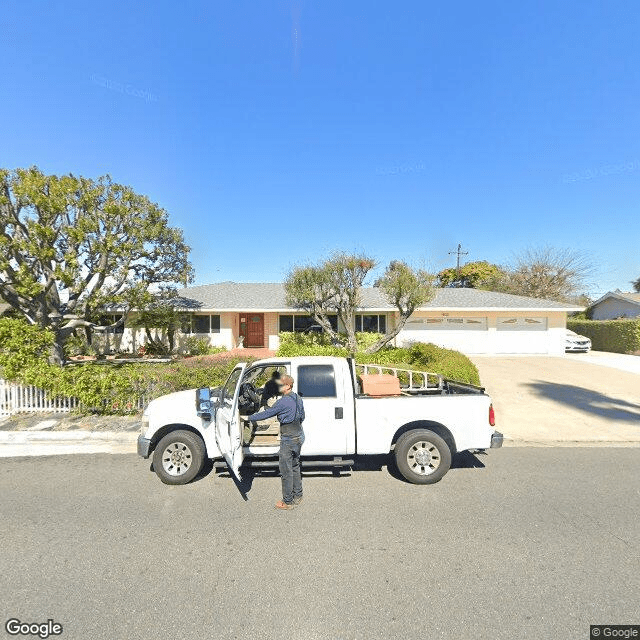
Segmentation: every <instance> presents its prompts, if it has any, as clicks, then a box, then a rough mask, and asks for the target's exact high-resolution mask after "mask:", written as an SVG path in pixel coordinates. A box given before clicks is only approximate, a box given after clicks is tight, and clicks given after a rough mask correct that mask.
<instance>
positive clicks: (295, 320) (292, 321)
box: [279, 314, 338, 332]
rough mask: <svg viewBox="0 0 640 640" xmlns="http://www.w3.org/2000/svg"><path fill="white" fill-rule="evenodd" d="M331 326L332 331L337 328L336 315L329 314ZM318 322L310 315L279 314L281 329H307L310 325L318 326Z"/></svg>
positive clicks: (300, 330) (298, 330) (301, 330)
mask: <svg viewBox="0 0 640 640" xmlns="http://www.w3.org/2000/svg"><path fill="white" fill-rule="evenodd" d="M328 318H329V323H330V324H331V328H332V329H333V330H334V331H337V330H338V316H337V315H336V314H331V315H330V316H328ZM318 326H319V325H318V322H317V321H316V319H315V318H313V317H312V316H297V315H293V314H291V315H281V316H280V324H279V330H280V332H283V331H297V332H303V331H309V330H310V329H311V328H312V327H314V328H315V327H318Z"/></svg>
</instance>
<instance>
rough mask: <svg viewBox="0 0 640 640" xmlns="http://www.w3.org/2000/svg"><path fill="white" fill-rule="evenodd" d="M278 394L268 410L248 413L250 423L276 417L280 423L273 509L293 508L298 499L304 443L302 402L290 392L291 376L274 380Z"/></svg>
mask: <svg viewBox="0 0 640 640" xmlns="http://www.w3.org/2000/svg"><path fill="white" fill-rule="evenodd" d="M278 389H279V391H280V393H282V394H283V395H282V397H281V398H280V399H279V400H278V401H277V402H276V403H275V404H274V405H273V407H270V408H268V409H265V410H264V411H260V412H258V413H254V414H252V415H250V416H249V418H248V419H249V420H250V421H251V422H256V421H257V420H265V419H266V418H271V417H272V416H278V422H279V423H280V454H279V463H280V475H281V476H282V500H279V501H278V502H276V509H293V508H294V507H295V506H297V505H299V504H300V503H301V502H302V473H301V470H300V449H301V448H302V444H303V443H304V431H303V429H302V423H303V421H304V418H305V415H304V404H303V402H302V398H300V396H298V394H297V393H294V392H293V378H292V377H291V376H289V375H283V376H281V378H280V381H279V382H278Z"/></svg>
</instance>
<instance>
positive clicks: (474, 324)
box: [93, 310, 566, 355]
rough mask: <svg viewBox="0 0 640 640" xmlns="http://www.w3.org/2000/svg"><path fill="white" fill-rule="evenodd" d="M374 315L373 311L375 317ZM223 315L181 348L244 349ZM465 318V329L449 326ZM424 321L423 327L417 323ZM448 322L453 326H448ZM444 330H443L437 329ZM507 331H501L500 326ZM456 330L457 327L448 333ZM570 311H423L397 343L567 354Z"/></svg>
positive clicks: (116, 345)
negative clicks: (204, 344)
mask: <svg viewBox="0 0 640 640" xmlns="http://www.w3.org/2000/svg"><path fill="white" fill-rule="evenodd" d="M372 313H373V312H372ZM219 315H220V332H219V333H209V334H200V333H194V334H182V333H181V332H177V333H176V336H175V341H176V347H177V348H178V350H181V349H182V348H183V345H184V341H185V339H186V338H188V337H189V336H195V337H197V338H208V340H209V344H210V345H211V346H223V347H226V348H227V349H233V348H235V347H236V346H237V344H238V330H239V327H238V312H222V313H220V314H219ZM279 316H280V313H278V312H265V314H264V345H265V347H267V348H269V349H272V350H274V351H276V350H277V349H278V347H279V344H280V339H279V337H278V329H279ZM386 316H387V330H388V331H389V330H391V328H392V327H393V326H395V323H396V322H397V319H398V316H397V314H394V313H387V314H386ZM428 318H432V319H439V320H442V321H443V323H442V324H438V325H433V324H430V323H427V322H426V320H427V319H428ZM514 318H517V319H518V321H517V323H516V324H515V325H513V326H511V327H507V325H506V324H505V323H504V320H506V319H514ZM525 318H529V319H540V320H541V321H543V323H544V325H545V326H544V329H543V330H541V329H540V328H535V327H536V325H533V324H531V325H527V324H525V320H524V319H525ZM453 319H462V320H463V322H462V324H459V323H454V322H449V321H450V320H453ZM412 320H413V321H415V320H421V321H422V322H420V323H416V322H411V321H412ZM444 321H447V322H446V323H445V322H444ZM434 326H438V328H434ZM499 326H500V327H501V328H500V329H499V328H498V327H499ZM445 327H454V328H445ZM565 329H566V312H564V311H552V312H540V311H486V310H485V311H483V310H477V311H449V312H427V311H420V312H416V313H414V314H413V316H412V317H411V318H410V321H409V322H408V323H407V324H406V325H405V327H404V329H402V331H401V332H400V333H399V334H398V336H397V338H396V339H395V340H394V343H395V344H396V345H397V346H403V345H406V344H408V343H410V342H432V343H433V344H437V345H439V346H441V347H446V348H448V349H455V350H457V351H462V352H463V353H469V354H483V353H486V354H494V353H522V354H524V353H546V354H556V355H562V354H564V348H565ZM164 334H165V332H163V331H160V330H152V332H151V335H152V336H153V337H154V338H156V337H157V338H162V339H163V340H165V341H166V336H165V335H164ZM146 341H147V338H146V334H145V331H144V329H137V330H134V329H132V328H131V327H125V329H124V333H122V334H106V335H100V334H95V335H94V339H93V342H94V346H96V348H98V350H99V351H101V352H103V353H104V352H109V351H128V352H130V353H134V352H136V351H137V349H138V348H139V347H140V346H141V345H144V344H145V342H146Z"/></svg>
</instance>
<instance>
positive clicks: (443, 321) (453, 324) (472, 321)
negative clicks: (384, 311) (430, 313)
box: [407, 317, 487, 331]
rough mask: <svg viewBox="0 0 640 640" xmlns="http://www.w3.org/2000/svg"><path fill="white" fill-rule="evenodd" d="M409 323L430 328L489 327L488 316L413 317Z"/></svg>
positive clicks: (465, 328)
mask: <svg viewBox="0 0 640 640" xmlns="http://www.w3.org/2000/svg"><path fill="white" fill-rule="evenodd" d="M407 324H416V325H420V324H421V325H423V328H425V329H428V330H436V329H438V330H440V329H441V330H443V331H445V330H460V329H464V330H465V331H466V330H472V329H478V330H484V329H486V328H487V319H486V318H449V317H447V318H424V317H423V318H413V319H412V320H409V322H408V323H407Z"/></svg>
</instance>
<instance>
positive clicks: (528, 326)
mask: <svg viewBox="0 0 640 640" xmlns="http://www.w3.org/2000/svg"><path fill="white" fill-rule="evenodd" d="M508 329H512V330H515V331H546V330H547V319H546V318H498V331H505V330H508Z"/></svg>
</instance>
